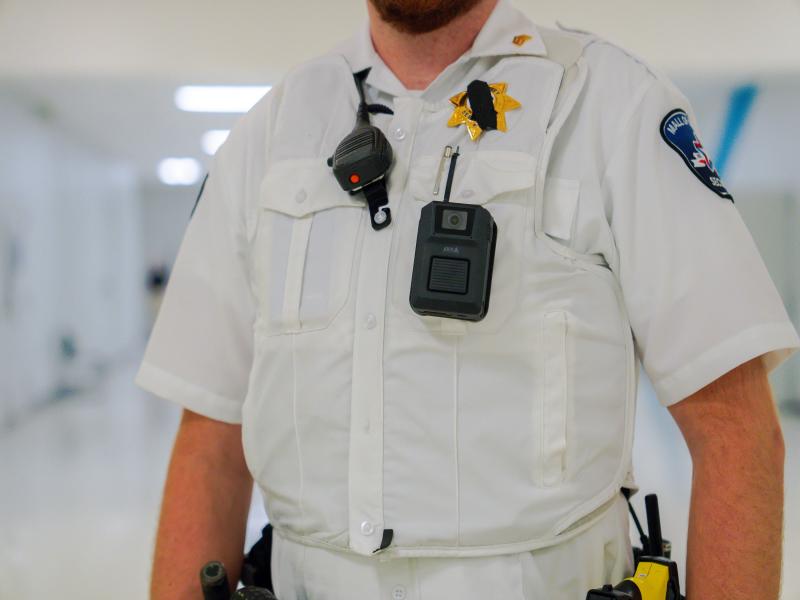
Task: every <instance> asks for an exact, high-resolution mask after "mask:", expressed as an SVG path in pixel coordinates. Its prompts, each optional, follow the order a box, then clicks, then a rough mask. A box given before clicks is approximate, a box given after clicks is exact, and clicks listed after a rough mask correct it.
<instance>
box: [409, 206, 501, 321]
mask: <svg viewBox="0 0 800 600" xmlns="http://www.w3.org/2000/svg"><path fill="white" fill-rule="evenodd" d="M496 242H497V225H496V224H495V222H494V219H493V218H492V215H491V213H489V211H488V210H486V209H485V208H483V207H482V206H479V205H476V204H459V203H455V202H438V201H434V202H430V203H428V204H426V205H425V206H424V207H423V208H422V212H421V214H420V220H419V228H418V230H417V245H416V252H415V254H414V269H413V272H412V275H411V293H410V296H409V300H410V302H411V308H412V309H413V310H414V312H416V313H417V314H420V315H430V316H439V317H449V318H452V319H462V320H466V321H480V320H481V319H483V317H485V316H486V313H487V311H488V310H489V292H490V291H491V287H492V267H493V266H494V252H495V246H496Z"/></svg>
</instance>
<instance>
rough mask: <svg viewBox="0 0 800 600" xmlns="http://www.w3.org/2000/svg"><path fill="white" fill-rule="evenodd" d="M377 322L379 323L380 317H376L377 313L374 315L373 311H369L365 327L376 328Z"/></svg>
mask: <svg viewBox="0 0 800 600" xmlns="http://www.w3.org/2000/svg"><path fill="white" fill-rule="evenodd" d="M377 324H378V319H376V318H375V315H373V314H372V313H369V314H368V315H367V318H366V319H364V327H366V328H367V329H374V328H375V325H377Z"/></svg>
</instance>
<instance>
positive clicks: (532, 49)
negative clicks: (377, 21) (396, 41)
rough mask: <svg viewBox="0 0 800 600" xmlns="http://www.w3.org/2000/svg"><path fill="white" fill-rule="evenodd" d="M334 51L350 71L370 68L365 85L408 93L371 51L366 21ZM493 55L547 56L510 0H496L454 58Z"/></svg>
mask: <svg viewBox="0 0 800 600" xmlns="http://www.w3.org/2000/svg"><path fill="white" fill-rule="evenodd" d="M334 51H335V52H336V53H338V54H342V55H344V57H345V59H346V60H347V62H348V63H349V64H350V67H351V68H352V69H353V72H354V73H357V72H358V71H362V70H363V69H366V68H368V67H370V68H372V70H371V71H370V74H369V77H368V79H367V82H368V83H369V84H371V85H373V86H376V87H378V88H380V89H383V90H384V91H386V92H388V93H390V94H392V95H405V94H407V93H408V92H406V91H405V88H404V87H403V85H402V84H401V83H400V82H399V81H398V80H397V78H396V77H395V76H394V74H393V73H392V72H391V70H390V69H389V68H388V67H387V66H386V65H385V64H384V62H383V60H381V57H380V56H378V53H377V52H376V51H375V47H374V46H373V45H372V38H371V36H370V31H369V24H368V23H365V24H364V25H363V26H362V27H361V29H360V30H359V31H358V32H357V33H356V34H355V35H354V36H352V37H351V38H350V39H349V40H348V41H346V42H345V43H344V44H341V45H340V46H338V47H337V48H336V49H335V50H334ZM493 56H547V48H546V46H545V45H544V41H543V40H542V36H541V35H540V33H539V30H538V29H537V27H536V25H534V24H533V23H532V22H531V20H530V19H528V17H527V16H526V15H525V14H524V13H522V12H521V11H519V10H518V9H517V8H515V7H514V6H512V4H511V2H510V0H499V1H498V3H497V6H495V8H494V10H493V11H492V14H491V15H489V18H488V19H487V20H486V23H485V24H484V26H483V28H482V29H481V31H480V32H479V33H478V36H477V37H476V38H475V42H474V43H473V44H472V47H471V48H470V49H469V50H467V52H465V53H464V54H463V55H462V56H461V57H460V58H459V59H458V61H459V62H464V61H466V60H469V59H472V58H483V57H493Z"/></svg>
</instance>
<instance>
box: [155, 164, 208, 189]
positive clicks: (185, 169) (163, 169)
mask: <svg viewBox="0 0 800 600" xmlns="http://www.w3.org/2000/svg"><path fill="white" fill-rule="evenodd" d="M201 173H202V167H201V166H200V163H199V162H198V161H196V160H195V159H193V158H165V159H164V160H162V161H161V162H160V163H158V178H159V179H160V180H161V183H164V184H166V185H194V184H195V183H197V182H198V181H200V174H201Z"/></svg>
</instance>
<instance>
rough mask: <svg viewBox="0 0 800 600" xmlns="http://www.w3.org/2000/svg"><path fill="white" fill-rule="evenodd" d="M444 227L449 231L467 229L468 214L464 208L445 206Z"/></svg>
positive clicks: (443, 212) (443, 213)
mask: <svg viewBox="0 0 800 600" xmlns="http://www.w3.org/2000/svg"><path fill="white" fill-rule="evenodd" d="M441 222H442V229H445V230H447V231H466V230H467V223H468V215H467V212H466V211H464V210H453V209H452V208H445V209H443V210H442V221H441Z"/></svg>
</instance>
